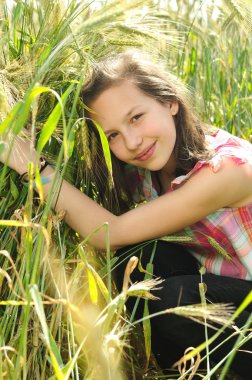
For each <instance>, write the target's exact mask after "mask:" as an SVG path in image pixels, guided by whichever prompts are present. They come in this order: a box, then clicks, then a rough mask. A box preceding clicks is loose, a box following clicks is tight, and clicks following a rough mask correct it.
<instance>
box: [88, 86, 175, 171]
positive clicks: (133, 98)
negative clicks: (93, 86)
mask: <svg viewBox="0 0 252 380" xmlns="http://www.w3.org/2000/svg"><path fill="white" fill-rule="evenodd" d="M90 107H91V108H92V110H93V111H94V113H93V114H92V115H91V117H92V118H93V119H94V120H95V121H96V122H98V123H99V124H100V126H101V127H102V129H103V131H104V133H105V134H106V136H107V138H108V141H109V145H110V149H111V151H112V152H113V153H114V155H115V156H116V157H117V158H118V159H119V160H121V161H124V162H126V163H128V164H131V165H135V166H139V167H142V168H146V169H149V170H152V171H156V170H166V171H167V172H168V173H170V174H172V173H173V172H174V170H175V160H174V156H173V150H174V146H175V141H176V128H175V123H174V119H173V116H174V115H176V113H177V112H178V108H179V106H178V103H177V102H167V103H164V104H162V103H160V102H158V101H157V100H155V99H154V98H151V97H149V96H148V95H146V94H145V93H143V92H142V91H141V90H140V89H138V88H137V87H136V86H135V85H134V84H132V83H131V82H129V81H124V82H122V83H121V84H119V85H115V86H113V87H110V88H109V89H107V90H105V91H104V92H102V93H101V95H99V96H98V98H97V99H96V100H94V101H93V102H92V103H91V105H90Z"/></svg>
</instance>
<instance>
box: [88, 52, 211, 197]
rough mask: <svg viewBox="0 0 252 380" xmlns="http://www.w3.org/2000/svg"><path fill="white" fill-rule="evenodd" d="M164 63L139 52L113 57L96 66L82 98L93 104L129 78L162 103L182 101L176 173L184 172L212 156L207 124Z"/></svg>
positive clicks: (119, 182)
mask: <svg viewBox="0 0 252 380" xmlns="http://www.w3.org/2000/svg"><path fill="white" fill-rule="evenodd" d="M160 66H161V64H160V63H159V64H154V63H153V62H150V61H149V60H146V58H145V56H143V55H142V54H140V55H139V53H138V52H125V53H120V54H117V55H115V56H110V57H109V58H106V59H105V60H103V61H101V62H98V63H97V64H96V65H95V66H94V67H93V69H92V73H91V74H90V76H89V78H88V80H87V81H86V83H85V85H84V87H83V89H82V92H81V98H82V101H83V102H84V103H85V104H86V105H87V106H89V105H90V104H91V102H92V101H94V100H95V99H96V98H97V97H98V96H99V95H100V94H101V93H102V92H103V91H105V90H106V89H108V88H110V87H111V86H114V85H117V84H120V83H121V82H122V81H125V80H127V81H131V83H133V84H134V85H135V86H137V87H138V88H139V89H140V90H141V91H143V92H144V93H145V94H146V95H148V96H150V97H152V98H154V99H156V100H157V101H159V102H161V103H165V102H168V101H176V102H178V104H179V110H178V113H177V114H176V115H175V116H174V120H175V125H176V136H177V137H176V144H175V148H174V154H175V159H176V163H177V172H176V175H180V174H184V173H187V172H188V171H190V170H191V169H192V168H193V167H194V165H195V164H196V162H197V161H199V160H200V159H204V158H206V157H208V156H209V152H208V150H207V148H206V144H205V131H204V130H205V126H204V125H203V124H202V123H201V122H200V120H199V119H198V117H196V115H195V113H194V112H193V107H192V105H191V102H190V96H189V91H188V90H187V88H186V86H185V85H184V84H182V83H181V82H180V81H179V80H178V78H177V77H175V76H174V75H172V74H171V73H169V72H166V71H165V70H164V69H161V68H160ZM89 116H90V115H89ZM116 160H117V159H116V158H115V157H113V162H114V166H116V170H115V172H114V174H113V176H114V181H115V186H116V188H117V192H118V189H119V188H120V187H122V188H124V194H125V193H126V194H127V193H128V192H127V187H126V184H124V183H123V175H122V170H123V163H121V162H118V161H119V160H117V162H115V161H116Z"/></svg>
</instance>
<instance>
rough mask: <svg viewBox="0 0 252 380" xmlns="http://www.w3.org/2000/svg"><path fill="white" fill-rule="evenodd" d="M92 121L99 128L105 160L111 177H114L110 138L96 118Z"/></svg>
mask: <svg viewBox="0 0 252 380" xmlns="http://www.w3.org/2000/svg"><path fill="white" fill-rule="evenodd" d="M92 122H93V123H94V125H95V127H96V128H97V130H98V132H99V136H100V140H101V144H102V149H103V154H104V157H105V162H106V165H107V168H108V170H109V173H110V175H111V178H112V161H111V154H110V148H109V143H108V139H107V137H106V135H105V133H104V132H103V130H102V128H101V127H100V125H99V124H98V123H96V121H95V120H92Z"/></svg>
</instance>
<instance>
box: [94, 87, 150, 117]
mask: <svg viewBox="0 0 252 380" xmlns="http://www.w3.org/2000/svg"><path fill="white" fill-rule="evenodd" d="M147 99H151V98H150V97H149V96H147V95H146V94H145V93H144V92H142V91H141V90H140V89H139V88H138V87H137V86H136V85H134V84H133V83H132V82H130V81H123V82H121V83H120V84H117V85H115V86H112V87H109V88H108V89H106V90H105V91H103V92H102V93H101V94H100V95H99V96H98V97H97V98H96V99H95V100H94V101H93V102H91V104H90V108H91V109H92V110H93V112H94V113H93V114H92V118H94V119H97V120H98V121H102V120H106V119H108V117H109V116H111V115H113V117H114V118H117V117H124V116H125V115H126V114H127V113H128V112H129V111H130V109H131V108H132V107H135V106H137V105H139V106H140V105H141V104H145V103H146V101H147Z"/></svg>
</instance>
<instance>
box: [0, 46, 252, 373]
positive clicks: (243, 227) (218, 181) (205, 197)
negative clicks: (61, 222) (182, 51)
mask: <svg viewBox="0 0 252 380" xmlns="http://www.w3.org/2000/svg"><path fill="white" fill-rule="evenodd" d="M82 101H83V102H84V103H85V104H86V105H87V106H88V107H89V109H90V111H89V112H88V114H87V115H85V116H86V118H87V122H88V125H89V128H94V126H93V125H92V124H93V121H94V122H95V123H98V124H99V125H100V126H101V127H102V129H103V131H104V133H105V135H106V136H107V139H108V142H109V146H110V150H111V154H112V159H113V166H114V182H115V188H116V189H117V190H118V191H117V196H118V200H119V202H118V204H119V206H120V207H121V211H119V212H118V214H119V215H115V214H113V213H111V212H110V211H108V210H106V209H105V208H104V207H102V206H100V205H99V204H97V203H95V202H94V201H92V200H91V199H90V198H89V197H87V196H86V195H85V194H83V193H82V192H80V191H79V190H78V189H76V188H75V187H73V186H72V185H70V184H69V183H68V182H66V181H65V180H64V181H63V183H62V186H61V189H60V191H59V194H58V195H57V204H56V205H55V209H56V211H60V210H65V211H66V216H65V220H66V222H67V223H68V224H69V225H70V226H71V227H72V228H73V229H74V230H76V231H77V232H78V233H79V234H80V235H81V236H83V237H85V236H87V235H88V234H89V233H90V232H92V231H94V230H95V229H96V228H97V227H98V226H100V225H102V224H103V223H104V222H108V224H109V239H110V244H111V248H112V249H114V250H118V251H117V255H118V256H119V257H123V255H124V253H125V251H127V250H129V247H128V246H132V245H135V244H136V243H140V242H143V241H146V240H150V239H156V238H159V237H162V236H164V235H169V234H174V233H178V235H183V236H185V235H186V236H188V237H190V238H191V242H190V243H187V250H186V249H184V248H183V247H181V246H177V245H171V244H168V243H166V242H163V241H159V242H158V243H157V248H156V254H155V257H154V262H153V263H154V275H155V276H161V277H162V278H164V279H165V281H164V282H163V284H162V289H160V290H158V291H155V295H157V296H158V297H159V298H160V300H159V301H152V302H149V310H150V313H154V312H157V311H161V310H163V309H165V308H170V307H174V306H177V305H188V304H195V303H199V302H200V296H199V291H198V284H199V282H200V275H199V267H200V266H204V267H205V268H206V271H207V273H206V275H204V282H205V283H206V285H207V293H206V297H207V300H208V301H209V302H225V303H226V302H228V303H233V304H234V305H235V306H239V305H240V303H241V302H242V301H243V299H244V298H245V296H246V295H247V294H248V293H249V291H250V290H252V146H251V145H250V144H249V143H248V142H246V141H244V140H242V139H239V138H237V137H234V136H232V135H230V134H228V133H227V132H225V131H223V130H217V129H216V130H214V131H210V130H208V129H207V127H206V126H204V125H203V124H202V123H201V122H200V120H199V119H198V118H197V117H196V116H195V115H194V113H193V112H192V107H191V106H190V103H189V101H188V96H187V91H186V90H185V87H184V86H182V85H181V84H180V82H179V81H178V80H177V79H176V78H175V77H173V76H172V75H171V74H168V73H165V72H163V71H161V70H160V68H159V67H158V66H156V65H154V64H153V63H149V62H147V61H145V60H144V59H142V58H141V57H139V55H138V54H135V53H122V54H118V55H115V56H114V57H110V58H108V59H107V60H105V61H103V62H100V63H98V64H97V65H96V66H95V67H94V69H93V71H92V73H91V75H90V78H89V80H88V81H87V83H86V84H85V86H84V88H83V91H82ZM20 149H21V151H22V159H20V155H19V153H17V152H20ZM32 155H33V159H34V160H35V156H36V152H33V153H32ZM6 157H7V150H6V151H5V152H4V153H3V154H2V156H1V160H2V161H3V162H4V161H5V160H6ZM29 159H30V148H29V144H27V142H26V141H21V140H17V141H16V142H15V145H14V149H13V151H12V154H11V156H10V158H9V161H8V165H9V166H10V167H12V168H13V169H15V170H16V171H17V172H19V173H20V174H24V173H25V172H26V171H27V163H28V161H29ZM41 176H42V178H43V183H44V185H43V188H44V192H45V194H48V192H49V191H50V187H51V181H52V179H53V176H54V170H53V168H52V167H51V166H46V167H45V168H42V169H41ZM106 198H107V195H106V196H105V197H104V199H105V200H106ZM143 200H145V201H147V203H144V204H141V205H140V206H139V207H132V206H133V205H134V204H135V203H138V202H141V201H143ZM126 209H127V211H126ZM105 240H106V239H105V231H104V229H102V230H101V231H100V232H99V233H97V234H95V235H94V236H92V239H91V243H92V244H93V245H95V246H96V247H98V248H101V249H104V248H105V244H106V241H105ZM212 241H214V244H213V243H212ZM152 244H153V243H150V244H146V248H145V249H144V250H143V254H142V256H141V260H142V266H146V264H147V263H148V261H149V259H150V255H151V251H152ZM123 247H126V248H123ZM222 247H223V248H225V251H226V252H227V253H228V255H229V256H230V258H229V259H226V258H224V257H223V255H221V254H220V251H221V249H222ZM134 254H135V253H134ZM139 255H140V253H139ZM122 261H123V260H122ZM120 268H121V269H119V271H118V273H117V274H118V278H119V280H118V282H120V279H121V278H122V272H123V265H122V266H120ZM141 276H142V274H141V273H140V272H138V271H137V270H135V271H134V273H133V280H139V279H142V277H141ZM129 307H130V305H129ZM251 311H252V305H250V306H248V308H247V310H245V311H244V312H243V313H242V314H241V315H240V317H239V318H238V319H237V321H236V322H237V325H238V326H239V327H241V326H243V325H244V324H245V323H246V321H247V319H248V317H249V315H250V313H251ZM151 321H152V336H153V338H152V339H153V341H152V344H153V347H152V348H153V352H154V353H155V354H156V357H157V360H158V361H159V363H160V365H161V366H162V367H163V368H168V367H170V366H171V364H172V363H174V362H175V361H176V360H178V359H179V358H180V357H181V356H182V355H183V352H184V350H185V349H186V348H187V347H190V346H197V345H198V344H200V343H201V342H202V341H204V337H205V336H204V327H202V326H201V325H199V324H196V323H194V322H192V321H190V320H188V319H185V318H182V317H178V316H174V315H173V316H172V315H163V316H161V317H158V318H153V319H152V320H151ZM211 332H212V333H214V331H212V330H211V329H210V333H209V335H211ZM232 332H233V331H232V330H230V331H227V332H226V333H224V334H223V335H222V337H221V339H220V341H223V340H224V339H225V338H226V337H227V336H228V335H230V334H231V333H232ZM235 339H236V338H234V339H233V340H228V342H227V343H226V344H225V345H223V346H222V347H221V348H220V349H218V350H216V351H215V352H214V353H213V354H212V356H211V358H212V360H213V361H214V362H218V361H219V360H221V359H222V358H223V357H224V356H225V355H226V354H227V353H228V352H229V351H230V349H231V348H232V346H233V344H234V342H235ZM217 343H219V342H217ZM217 343H216V342H215V343H214V344H215V345H217ZM242 348H243V349H244V350H247V351H249V350H252V343H251V341H249V342H248V343H247V344H246V345H244V346H243V347H242ZM232 366H233V368H234V369H235V371H236V372H237V373H239V374H241V375H242V376H243V378H245V379H246V378H249V376H250V373H251V370H252V360H251V356H250V354H249V353H246V352H239V353H237V355H236V357H235V359H234V361H233V363H232Z"/></svg>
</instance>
